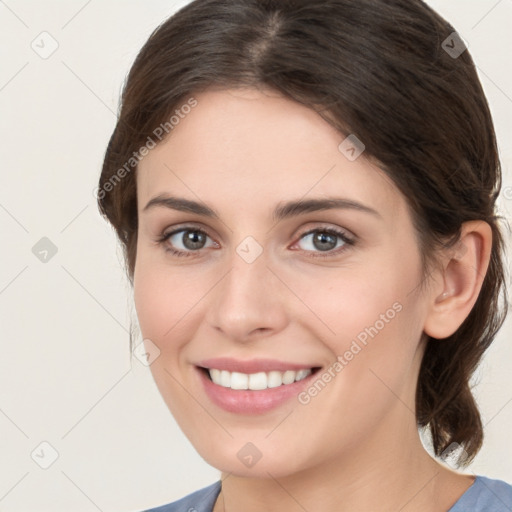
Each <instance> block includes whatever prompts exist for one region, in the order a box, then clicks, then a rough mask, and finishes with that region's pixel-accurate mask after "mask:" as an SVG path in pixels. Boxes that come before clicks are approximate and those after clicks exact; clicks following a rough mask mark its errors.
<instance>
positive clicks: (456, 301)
mask: <svg viewBox="0 0 512 512" xmlns="http://www.w3.org/2000/svg"><path fill="white" fill-rule="evenodd" d="M491 247H492V230H491V227H490V226H489V224H487V222H484V221H480V220H474V221H468V222H465V223H463V224H462V229H461V237H460V241H459V243H458V244H457V245H456V246H455V248H451V249H447V250H446V252H445V255H444V256H443V258H444V259H443V260H442V261H443V265H442V268H441V277H442V279H440V280H436V283H435V284H434V285H433V286H432V288H431V293H430V295H429V305H428V312H427V316H426V318H425V325H424V328H423V330H424V332H425V334H427V335H429V336H431V337H432V338H438V339H442V338H447V337H448V336H451V335H452V334H453V333H454V332H455V331H456V330H457V329H458V328H459V327H460V325H461V324H462V322H464V320H465V319H466V318H467V316H468V315H469V313H470V312H471V309H472V308H473V306H474V304H475V302H476V300H477V298H478V295H479V293H480V290H481V288H482V283H483V281H484V277H485V274H486V272H487V268H488V266H489V259H490V256H491Z"/></svg>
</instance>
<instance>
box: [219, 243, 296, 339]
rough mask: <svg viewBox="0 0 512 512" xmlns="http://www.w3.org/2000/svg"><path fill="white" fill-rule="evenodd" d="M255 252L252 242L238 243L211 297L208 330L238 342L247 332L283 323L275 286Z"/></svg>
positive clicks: (271, 328)
mask: <svg viewBox="0 0 512 512" xmlns="http://www.w3.org/2000/svg"><path fill="white" fill-rule="evenodd" d="M258 252H259V254H257V247H256V246H255V245H254V243H253V242H252V241H250V240H249V241H246V242H242V243H241V244H240V245H239V246H238V247H237V249H236V251H234V252H233V254H232V256H231V258H230V260H229V271H228V272H227V274H226V275H225V277H224V278H223V279H222V280H221V282H220V283H219V284H218V286H216V287H215V288H216V289H215V293H213V294H212V300H211V303H210V315H209V316H210V323H211V325H212V327H214V328H216V329H217V330H220V331H222V332H223V333H224V334H225V335H226V336H228V337H230V338H233V339H236V340H238V341H242V340H245V339H247V338H248V337H249V336H250V335H251V333H255V332H260V333H261V332H262V331H263V330H265V331H267V332H272V331H278V330H280V329H282V328H283V327H284V325H285V324H286V321H287V319H286V311H285V304H283V302H282V298H281V297H282V294H281V293H280V292H279V290H278V289H277V287H278V286H279V283H278V282H276V279H275V277H274V276H273V274H272V272H271V271H270V270H269V269H268V268H267V258H266V255H265V254H264V253H263V251H262V250H260V251H258Z"/></svg>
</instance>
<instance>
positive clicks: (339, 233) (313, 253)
mask: <svg viewBox="0 0 512 512" xmlns="http://www.w3.org/2000/svg"><path fill="white" fill-rule="evenodd" d="M182 231H192V232H196V233H202V234H204V235H206V236H207V237H209V238H211V237H210V236H209V235H208V233H207V232H206V231H204V230H203V229H200V228H196V227H194V226H183V227H180V228H179V229H175V230H174V231H170V232H169V233H164V234H163V235H162V236H160V237H158V238H157V240H156V242H157V244H159V245H163V248H164V250H165V251H166V252H168V253H170V254H172V255H173V256H178V257H186V258H187V257H191V256H192V255H193V254H194V253H198V252H200V250H201V249H198V250H197V251H180V250H178V249H173V248H172V247H169V245H168V244H166V242H167V241H168V240H169V238H170V237H171V236H173V235H175V234H176V233H180V232H182ZM312 233H326V234H329V235H335V236H337V237H339V238H340V239H341V240H342V242H343V243H344V244H345V245H343V246H342V247H338V248H337V249H332V250H329V251H325V253H322V251H305V252H306V253H308V257H311V258H328V257H332V256H334V255H336V256H337V255H339V254H341V253H342V252H344V251H346V250H347V249H348V247H351V246H354V245H355V244H356V240H355V239H353V238H349V237H348V236H347V235H346V234H345V233H344V232H342V231H338V230H337V229H334V228H331V227H326V228H314V229H310V230H309V231H306V232H305V233H302V234H301V235H300V237H299V240H301V239H302V238H304V237H305V236H307V235H310V234H312Z"/></svg>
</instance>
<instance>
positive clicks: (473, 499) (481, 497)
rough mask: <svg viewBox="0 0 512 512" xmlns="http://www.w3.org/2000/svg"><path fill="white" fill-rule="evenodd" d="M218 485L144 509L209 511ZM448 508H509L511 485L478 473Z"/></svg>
mask: <svg viewBox="0 0 512 512" xmlns="http://www.w3.org/2000/svg"><path fill="white" fill-rule="evenodd" d="M220 488H221V482H220V480H219V481H218V482H215V483H214V484H212V485H209V486H208V487H205V488H204V489H201V490H199V491H196V492H194V493H192V494H189V495H188V496H185V498H182V499H181V500H178V501H174V502H173V503H169V504H168V505H162V506H160V507H157V508H152V509H149V510H146V511H145V512H212V510H213V505H214V504H215V501H216V500H217V496H218V495H219V493H220ZM447 512H512V486H511V485H509V484H507V483H505V482H503V481H501V480H494V479H492V478H487V477H485V476H477V477H476V479H475V481H474V482H473V484H472V485H471V487H470V488H469V489H468V490H467V491H466V492H465V493H464V494H463V495H462V496H461V497H460V498H459V500H458V501H457V503H455V505H453V507H452V508H450V510H448V511H447Z"/></svg>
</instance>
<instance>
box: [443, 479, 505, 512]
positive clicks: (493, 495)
mask: <svg viewBox="0 0 512 512" xmlns="http://www.w3.org/2000/svg"><path fill="white" fill-rule="evenodd" d="M491 510H492V512H510V511H511V510H512V485H510V484H508V483H506V482H503V481H502V480H495V479H492V478H487V477H485V476H477V477H476V479H475V481H474V482H473V485H472V486H471V487H470V488H469V489H468V490H467V491H466V492H465V493H464V494H463V495H462V496H461V497H460V498H459V500H458V501H457V503H455V505H454V506H453V507H452V508H451V509H450V510H449V511H448V512H488V511H491Z"/></svg>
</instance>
